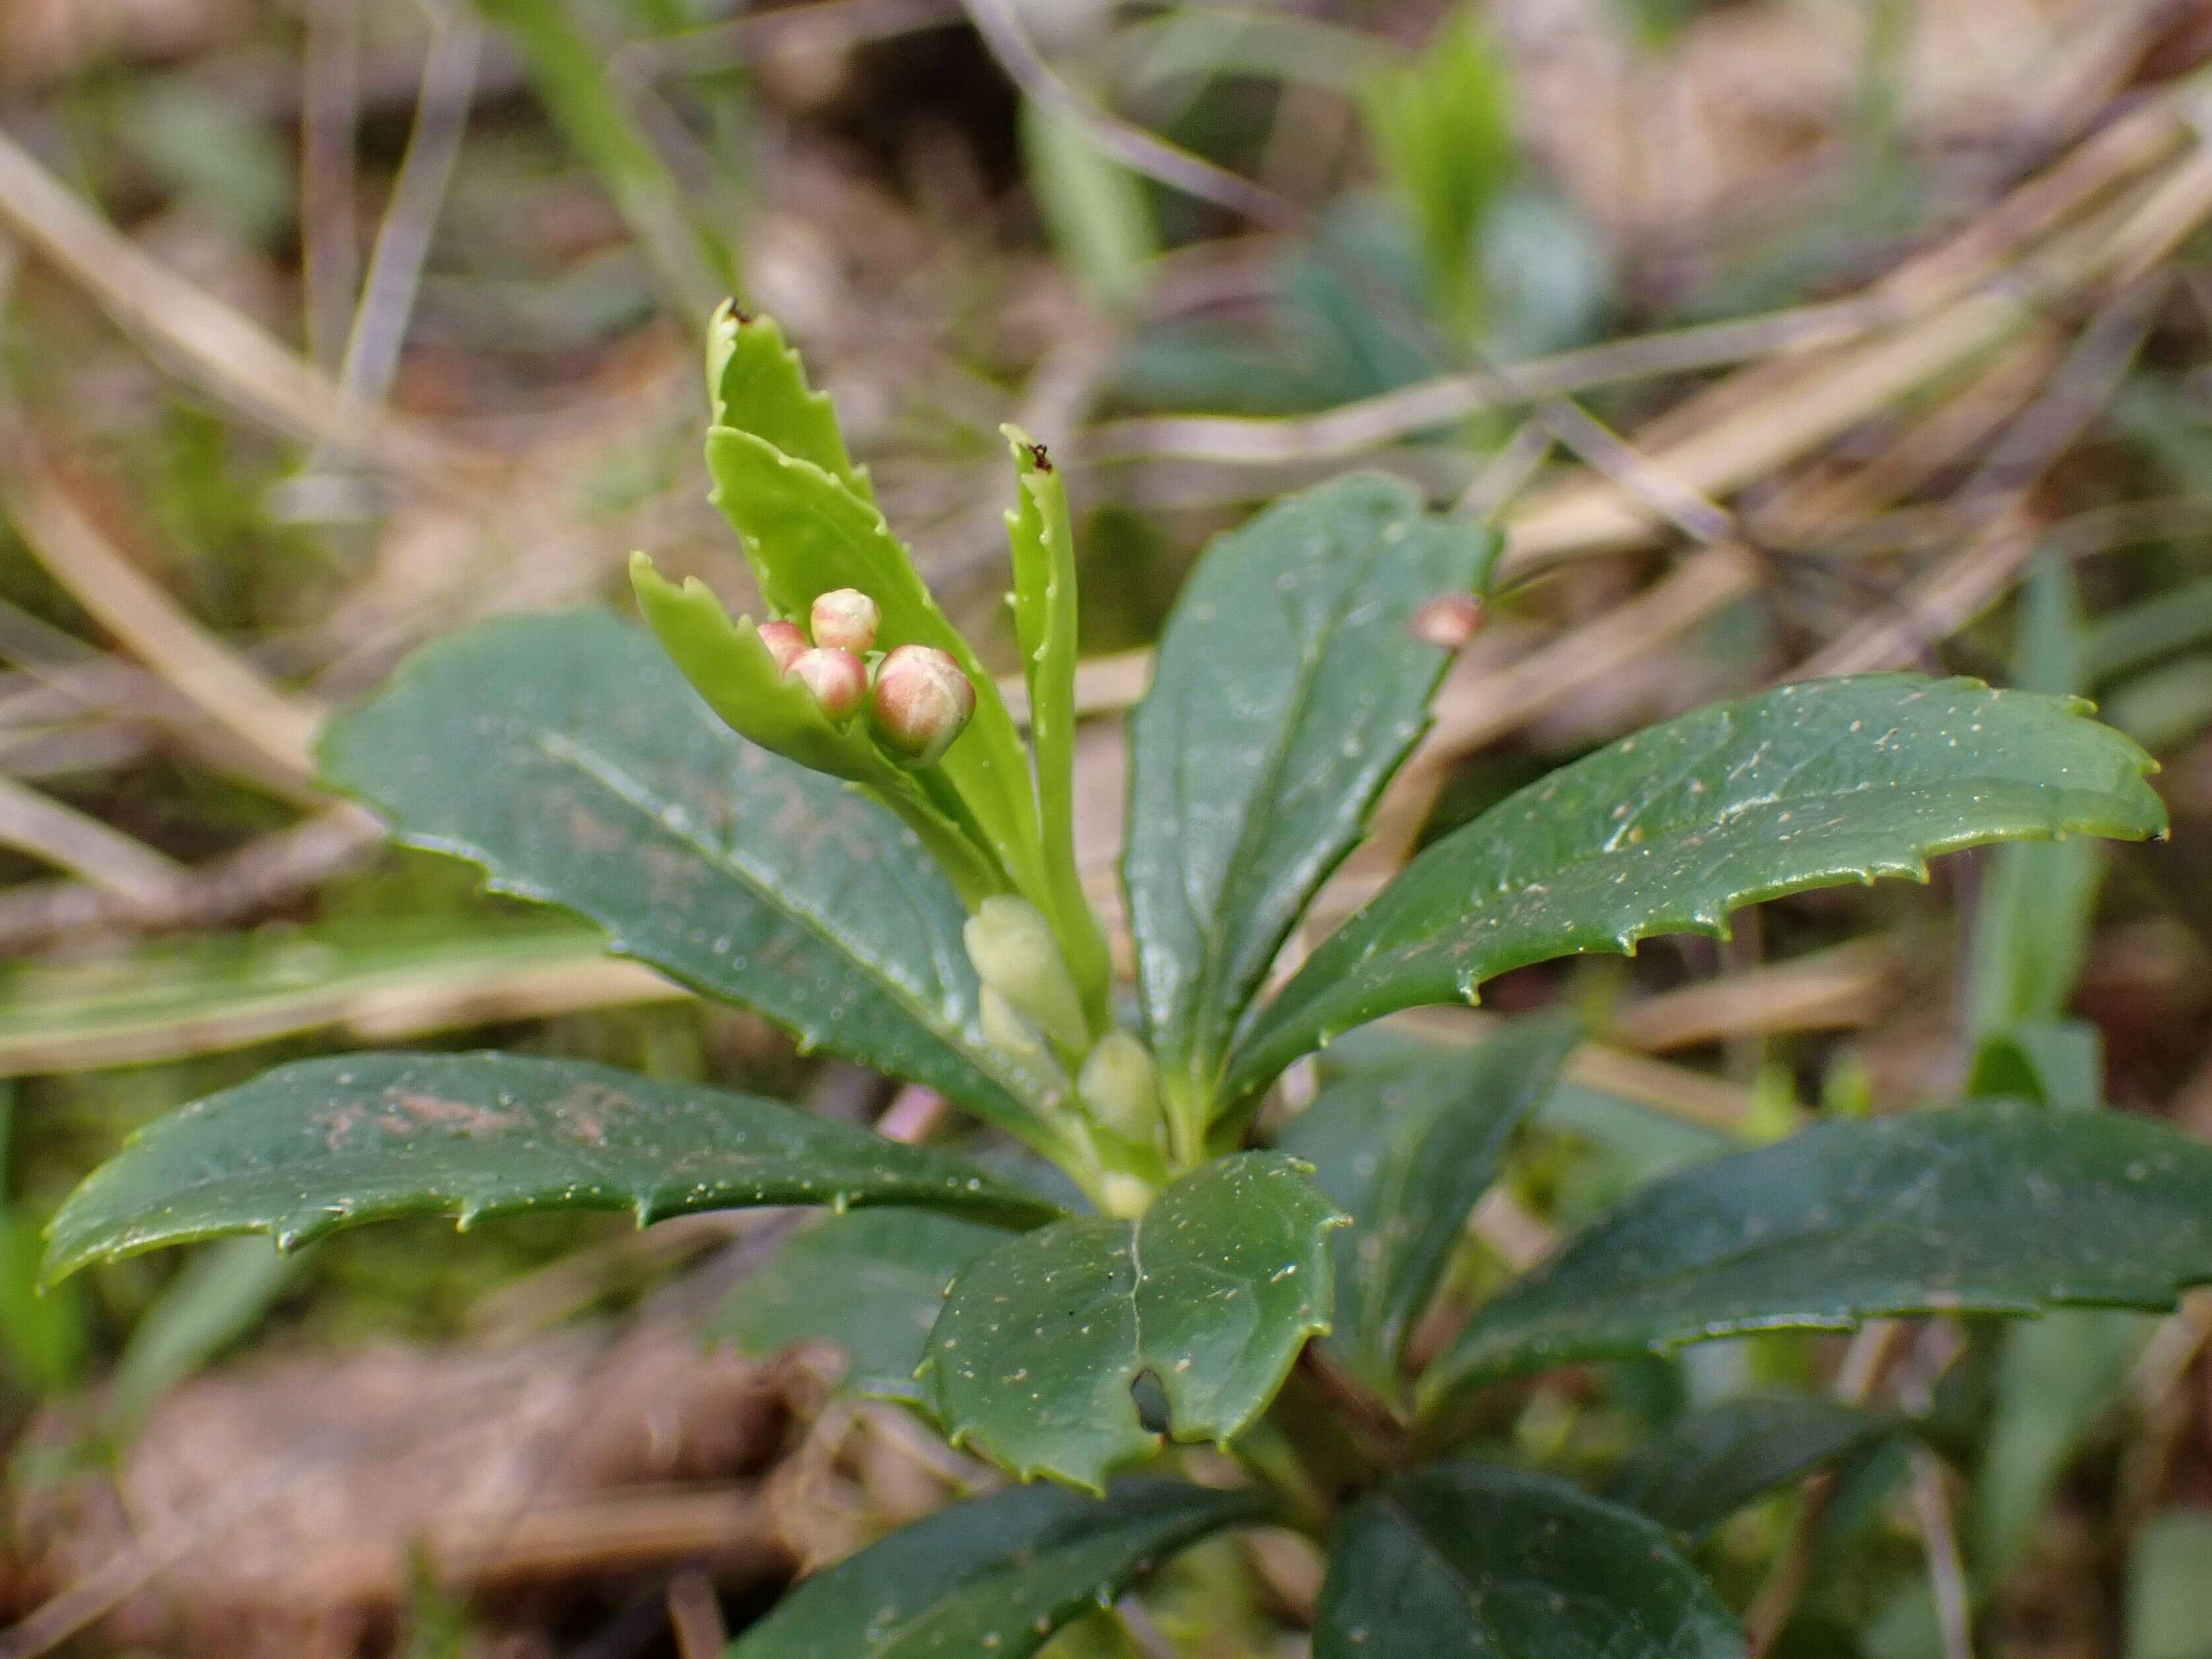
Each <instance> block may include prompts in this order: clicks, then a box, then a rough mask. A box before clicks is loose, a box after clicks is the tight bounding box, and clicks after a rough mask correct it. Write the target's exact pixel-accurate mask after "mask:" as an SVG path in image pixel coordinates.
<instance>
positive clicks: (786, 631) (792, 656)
mask: <svg viewBox="0 0 2212 1659" xmlns="http://www.w3.org/2000/svg"><path fill="white" fill-rule="evenodd" d="M759 631H760V642H761V643H762V644H763V645H764V646H766V647H768V653H769V656H771V657H773V658H775V671H776V672H777V673H779V674H788V673H789V672H790V671H791V665H792V664H793V663H794V662H796V661H798V660H799V653H800V652H802V651H804V650H805V649H806V630H805V629H803V628H801V627H800V626H799V624H798V623H787V622H764V623H762V624H761V625H760V630H759Z"/></svg>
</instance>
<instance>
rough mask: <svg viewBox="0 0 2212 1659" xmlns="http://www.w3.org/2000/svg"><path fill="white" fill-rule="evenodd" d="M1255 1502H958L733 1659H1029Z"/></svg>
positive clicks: (1146, 1492) (825, 1576) (1022, 1497)
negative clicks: (988, 1658) (957, 1658)
mask: <svg viewBox="0 0 2212 1659" xmlns="http://www.w3.org/2000/svg"><path fill="white" fill-rule="evenodd" d="M1260 1513H1261V1505H1260V1504H1259V1503H1258V1502H1257V1501H1256V1499H1255V1497H1254V1495H1253V1494H1252V1493H1250V1492H1214V1491H1209V1490H1208V1489H1207V1488H1206V1487H1203V1486H1186V1485H1184V1484H1182V1482H1180V1481H1174V1480H1144V1479H1133V1480H1119V1481H1116V1482H1115V1484H1114V1486H1113V1487H1112V1489H1111V1490H1110V1491H1109V1492H1108V1493H1107V1495H1106V1496H1105V1497H1104V1498H1085V1497H1084V1496H1082V1495H1081V1494H1079V1493H1077V1492H1061V1491H1057V1490H1055V1489H1054V1488H1052V1487H1049V1486H1025V1487H1021V1488H1018V1489H1016V1490H1014V1491H1012V1492H998V1493H995V1494H994V1495H993V1496H991V1497H989V1498H975V1499H972V1500H971V1501H969V1502H968V1503H965V1504H953V1505H952V1506H951V1508H949V1509H944V1510H939V1511H938V1512H937V1513H936V1514H934V1515H932V1516H927V1518H925V1519H923V1520H921V1521H917V1522H915V1523H914V1524H913V1525H912V1526H909V1527H904V1528H901V1529H900V1530H898V1531H897V1532H895V1533H893V1534H891V1535H890V1537H888V1538H886V1539H884V1541H882V1542H881V1543H878V1544H876V1545H874V1546H872V1547H870V1548H867V1549H865V1550H862V1551H861V1552H860V1553H859V1554H858V1555H855V1556H854V1557H852V1558H851V1559H849V1560H846V1561H842V1562H840V1563H839V1564H838V1565H836V1566H834V1567H831V1568H829V1570H828V1571H825V1572H820V1573H817V1574H816V1575H815V1576H814V1577H811V1578H809V1579H807V1580H806V1581H805V1583H801V1584H800V1585H799V1588H798V1589H794V1590H793V1591H792V1592H791V1594H790V1595H787V1596H786V1597H785V1598H784V1599H783V1600H782V1601H781V1602H779V1603H778V1604H777V1605H776V1607H775V1611H774V1612H773V1613H769V1616H768V1617H767V1618H765V1619H763V1620H761V1621H760V1622H759V1623H758V1624H757V1625H755V1626H752V1627H751V1628H750V1630H748V1631H746V1632H744V1635H743V1636H741V1637H740V1638H738V1640H737V1642H736V1643H735V1644H732V1647H731V1649H730V1659H950V1656H952V1655H955V1654H957V1655H960V1656H962V1659H966V1656H969V1655H975V1656H984V1655H988V1656H992V1659H1026V1656H1028V1655H1030V1654H1033V1653H1035V1652H1036V1650H1038V1649H1039V1648H1041V1647H1042V1646H1043V1645H1044V1644H1045V1643H1046V1642H1047V1641H1048V1639H1050V1638H1051V1636H1052V1634H1053V1632H1055V1631H1057V1630H1058V1629H1060V1626H1063V1625H1066V1624H1068V1623H1071V1622H1072V1621H1073V1620H1076V1619H1078V1618H1079V1617H1081V1616H1082V1615H1083V1614H1084V1613H1086V1612H1088V1611H1089V1610H1090V1609H1091V1608H1093V1607H1099V1606H1101V1605H1110V1604H1111V1603H1112V1602H1113V1601H1114V1600H1115V1597H1117V1596H1118V1595H1121V1592H1122V1591H1124V1590H1125V1589H1128V1588H1129V1586H1130V1585H1131V1584H1133V1583H1135V1582H1136V1580H1137V1579H1138V1578H1139V1577H1141V1576H1142V1575H1143V1574H1144V1573H1145V1572H1146V1571H1147V1570H1149V1569H1150V1568H1151V1567H1152V1566H1153V1565H1157V1564H1158V1562H1159V1561H1160V1560H1162V1559H1164V1558H1165V1557H1167V1556H1169V1555H1171V1554H1173V1553H1175V1552H1176V1550H1179V1549H1181V1548H1182V1547H1184V1546H1186V1545H1188V1544H1193V1543H1195V1542H1196V1541H1198V1540H1200V1539H1201V1538H1203V1537H1205V1536H1206V1534H1209V1533H1213V1532H1218V1531H1219V1530H1220V1529H1221V1528H1224V1527H1227V1526H1233V1525H1235V1524H1237V1522H1243V1521H1249V1520H1252V1519H1255V1518H1256V1517H1257V1516H1259V1515H1260Z"/></svg>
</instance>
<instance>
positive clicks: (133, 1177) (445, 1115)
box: [46, 1054, 1056, 1278]
mask: <svg viewBox="0 0 2212 1659" xmlns="http://www.w3.org/2000/svg"><path fill="white" fill-rule="evenodd" d="M759 1204H826V1205H834V1206H838V1207H841V1208H842V1207H843V1206H847V1205H866V1204H908V1205H917V1206H924V1207H928V1208H935V1209H942V1210H950V1211H953V1212H959V1213H962V1214H965V1215H969V1216H975V1217H987V1218H992V1219H994V1220H1000V1221H1004V1222H1007V1223H1009V1224H1012V1225H1036V1224H1037V1223H1040V1222H1042V1221H1045V1220H1048V1219H1049V1218H1051V1217H1052V1216H1053V1215H1054V1214H1055V1213H1056V1212H1054V1210H1053V1209H1052V1208H1051V1206H1048V1205H1045V1204H1043V1203H1042V1202H1040V1201H1039V1200H1036V1199H1035V1198H1034V1197H1032V1196H1031V1195H1030V1194H1028V1193H1025V1192H1024V1191H1022V1190H1021V1189H1020V1188H1015V1187H1012V1186H1009V1185H1007V1184H1006V1182H1002V1181H1000V1180H999V1179H998V1178H997V1177H995V1176H992V1175H990V1174H988V1173H987V1171H985V1170H981V1169H980V1168H978V1167H977V1166H975V1165H974V1164H969V1163H967V1162H966V1161H965V1160H963V1159H961V1158H954V1157H952V1156H951V1155H950V1154H947V1153H944V1152H932V1151H930V1150H928V1149H927V1148H924V1147H918V1146H901V1145H899V1144H898V1143H896V1142H895V1141H889V1140H885V1139H883V1138H882V1137H881V1136H879V1135H875V1134H872V1133H869V1132H867V1131H866V1130H865V1129H856V1128H854V1127H851V1126H849V1125H847V1124H842V1123H835V1122H831V1121H829V1120H827V1119H823V1118H817V1117H812V1116H810V1115H807V1114H806V1113H805V1112H801V1111H799V1110H796V1109H793V1108H792V1107H789V1106H785V1105H781V1104H780V1103H776V1102H775V1101H769V1100H760V1099H756V1098H755V1097H751V1096H750V1095H739V1094H732V1093H730V1092H728V1091H725V1090H720V1089H709V1088H705V1087H702V1086H699V1085H690V1084H677V1083H665V1082H660V1081H657V1080H655V1079H649V1078H642V1077H638V1076H635V1075H634V1074H632V1073H627V1072H618V1071H615V1070H613V1069H611V1067H608V1066H595V1065H592V1064H590V1063H588V1062H586V1061H584V1060H539V1059H534V1058H531V1057H528V1056H525V1055H520V1054H345V1055H338V1056H336V1057H333V1058H330V1059H325V1060H302V1061H301V1062H300V1063H298V1064H296V1065H292V1066H279V1067H278V1068H277V1069H276V1070H275V1071H273V1072H270V1073H266V1074H265V1075H264V1076H262V1077H259V1078H257V1079H254V1081H252V1082H251V1083H248V1084H246V1085H242V1086H241V1087H239V1088H236V1089H229V1090H226V1091H223V1092H222V1093H221V1094H216V1095H210V1096H209V1097H207V1098H205V1099H204V1100H200V1101H196V1102H195V1103H192V1104H191V1105H189V1106H186V1107H185V1108H184V1109H182V1110H180V1111H177V1112H173V1113H171V1114H170V1115H168V1116H167V1117H164V1118H161V1119H158V1120H157V1121H155V1122H154V1123H152V1124H151V1125H149V1127H146V1128H145V1129H143V1130H142V1131H140V1132H139V1133H138V1134H137V1135H136V1136H135V1137H133V1138H132V1139H131V1142H130V1143H129V1144H128V1145H127V1146H125V1147H124V1149H123V1151H122V1152H119V1153H118V1154H117V1155H116V1156H115V1157H114V1158H112V1159H110V1160H109V1161H108V1162H107V1163H106V1164H103V1165H101V1166H100V1169H98V1170H95V1171H94V1173H93V1174H92V1175H91V1176H89V1177H88V1179H87V1180H86V1181H85V1182H84V1184H83V1185H82V1186H81V1187H79V1188H77V1189H76V1193H75V1194H72V1195H71V1196H70V1200H69V1201H68V1202H67V1203H66V1204H64V1206H62V1208H61V1211H60V1212H59V1213H58V1214H57V1215H56V1216H55V1218H54V1221H53V1225H52V1227H51V1228H50V1229H49V1230H48V1235H47V1237H48V1247H47V1255H46V1273H47V1275H48V1277H49V1278H59V1277H61V1276H62V1275H63V1274H64V1273H71V1272H74V1271H75V1270H76V1269H77V1268H78V1267H82V1266H83V1265H84V1264H85V1263H86V1262H88V1261H95V1260H98V1259H100V1258H103V1257H110V1256H117V1255H131V1254H133V1253H135V1252H137V1251H139V1250H144V1249H153V1248H155V1247H156V1246H159V1245H163V1244H182V1243H190V1242H191V1241H192V1240H195V1239H202V1238H212V1237H218V1236H220V1235H222V1234H226V1233H243V1232H265V1233H270V1234H272V1235H274V1236H275V1237H276V1241H277V1243H279V1244H280V1245H282V1246H283V1247H285V1248H287V1249H289V1248H292V1247H295V1246H297V1245H301V1244H304V1243H307V1242H308V1241H310V1240H311V1239H314V1238H318V1237H321V1236H322V1235H323V1234H325V1233H328V1232H331V1231H335V1230H336V1229H337V1228H339V1227H343V1226H348V1225H352V1224H354V1223H356V1222H362V1221H375V1220H382V1219H385V1218H390V1217H393V1216H403V1215H434V1214H450V1215H456V1216H458V1217H459V1218H460V1223H461V1225H463V1226H464V1227H465V1226H467V1225H470V1224H471V1223H472V1222H474V1221H476V1220H477V1219H479V1218H482V1217H484V1216H489V1215H503V1214H508V1213H512V1212H517V1211H526V1210H555V1209H602V1210H609V1209H623V1210H630V1211H633V1212H635V1214H636V1216H637V1218H638V1222H639V1225H644V1224H646V1223H647V1222H650V1221H656V1220H659V1219H660V1218H662V1217H665V1216H671V1215H682V1214H685V1213H688V1212H692V1211H695V1210H717V1209H732V1208H736V1207H738V1206H747V1205H759Z"/></svg>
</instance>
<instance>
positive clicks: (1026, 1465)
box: [924, 1152, 1341, 1491]
mask: <svg viewBox="0 0 2212 1659" xmlns="http://www.w3.org/2000/svg"><path fill="white" fill-rule="evenodd" d="M1340 1220H1341V1218H1340V1217H1339V1216H1338V1215H1337V1214H1336V1212H1335V1211H1334V1210H1333V1209H1332V1208H1331V1207H1330V1206H1329V1203H1328V1200H1326V1199H1325V1198H1323V1197H1322V1194H1320V1192H1319V1191H1317V1190H1316V1188H1315V1187H1314V1185H1313V1183H1312V1182H1310V1181H1309V1180H1308V1179H1307V1178H1306V1176H1305V1174H1304V1166H1303V1165H1301V1164H1298V1163H1297V1161H1296V1160H1295V1159H1292V1158H1287V1157H1285V1156H1284V1155H1283V1154H1281V1153H1279V1152H1243V1153H1239V1154H1238V1155H1237V1156H1236V1157H1233V1158H1223V1159H1220V1160H1218V1162H1215V1163H1212V1164H1207V1165H1206V1166H1205V1167H1204V1168H1203V1169H1201V1170H1198V1171H1197V1172H1196V1173H1195V1174H1193V1175H1189V1176H1185V1177H1183V1179H1182V1180H1181V1181H1178V1182H1175V1183H1174V1184H1173V1185H1171V1186H1170V1187H1169V1188H1166V1190H1165V1191H1164V1192H1162V1193H1161V1194H1160V1195H1159V1196H1158V1198H1157V1199H1156V1200H1153V1202H1152V1207H1151V1208H1150V1209H1149V1210H1147V1211H1146V1212H1145V1214H1144V1215H1143V1217H1142V1218H1139V1219H1138V1220H1135V1221H1123V1220H1116V1219H1113V1218H1107V1217H1095V1218H1093V1217H1085V1218H1078V1219H1076V1220H1073V1221H1064V1222H1061V1223H1059V1224H1058V1225H1054V1226H1051V1227H1047V1228H1045V1229H1043V1230H1042V1231H1040V1232H1037V1233H1036V1234H1033V1235H1030V1236H1028V1237H1024V1238H1020V1239H1017V1240H1013V1241H1011V1242H1010V1243H1009V1244H1007V1245H1002V1246H1000V1248H999V1249H996V1250H994V1251H993V1252H992V1253H991V1254H990V1255H987V1256H985V1257H984V1258H983V1259H982V1260H981V1261H978V1262H977V1263H975V1266H974V1267H970V1268H969V1269H968V1271H967V1272H966V1273H963V1274H961V1276H960V1278H959V1279H958V1280H957V1282H956V1283H955V1284H954V1285H953V1287H952V1294H951V1297H949V1298H948V1299H947V1301H946V1302H945V1311H944V1313H943V1314H942V1315H940V1316H939V1318H938V1321H937V1325H936V1328H934V1329H933V1330H932V1331H931V1332H930V1335H929V1346H928V1352H927V1359H926V1360H925V1361H924V1366H925V1369H926V1370H927V1373H928V1376H929V1380H930V1383H931V1387H932V1389H933V1395H934V1397H935V1400H936V1402H937V1413H938V1416H939V1419H941V1420H942V1421H943V1422H944V1424H945V1428H946V1430H947V1431H948V1433H949V1434H950V1436H951V1439H952V1441H953V1443H955V1444H956V1445H960V1444H965V1445H969V1446H973V1447H974V1448H975V1449H976V1450H978V1451H981V1452H982V1453H984V1454H986V1455H988V1456H990V1457H991V1458H992V1459H993V1460H994V1461H995V1462H999V1463H1000V1464H1002V1465H1004V1466H1005V1467H1006V1468H1009V1469H1011V1470H1012V1471H1013V1472H1014V1473H1015V1474H1018V1475H1019V1476H1020V1477H1021V1478H1022V1479H1024V1480H1034V1479H1036V1477H1037V1476H1039V1475H1046V1476H1049V1477H1050V1478H1051V1479H1053V1480H1061V1481H1065V1482H1066V1483H1068V1484H1069V1485H1071V1486H1080V1487H1083V1488H1085V1490H1088V1491H1097V1490H1099V1489H1100V1488H1101V1487H1102V1486H1103V1484H1104V1481H1105V1479H1106V1476H1107V1474H1109V1472H1110V1471H1112V1470H1114V1469H1115V1468H1121V1467H1122V1466H1123V1465H1125V1464H1127V1463H1131V1462H1135V1461H1137V1460H1138V1459H1139V1458H1143V1457H1146V1456H1148V1455H1151V1454H1152V1452H1153V1451H1155V1450H1157V1449H1158V1446H1159V1437H1158V1435H1156V1434H1153V1433H1152V1432H1150V1431H1148V1430H1146V1427H1145V1425H1144V1423H1143V1421H1142V1420H1141V1419H1140V1418H1139V1415H1138V1412H1137V1406H1136V1402H1135V1401H1134V1400H1133V1398H1132V1396H1131V1395H1130V1389H1132V1388H1133V1386H1134V1385H1135V1383H1136V1382H1137V1379H1138V1378H1139V1376H1145V1375H1146V1374H1150V1375H1151V1376H1152V1377H1153V1378H1154V1379H1155V1380H1156V1381H1157V1382H1158V1383H1159V1386H1160V1389H1161V1391H1162V1392H1163V1393H1164V1395H1166V1397H1167V1403H1168V1413H1169V1419H1170V1431H1171V1432H1172V1433H1173V1435H1174V1437H1176V1439H1178V1440H1185V1441H1190V1440H1212V1441H1216V1442H1223V1443H1225V1442H1226V1441H1228V1440H1229V1439H1230V1437H1232V1436H1233V1435H1235V1434H1236V1433H1237V1431H1239V1430H1240V1429H1243V1427H1244V1426H1245V1425H1247V1424H1249V1423H1250V1422H1251V1421H1252V1419H1254V1418H1255V1417H1256V1416H1258V1415H1259V1413H1261V1411H1263V1410H1265V1409H1266V1408H1267V1402H1268V1401H1271V1400H1273V1398H1274V1395H1275V1390H1276V1389H1279V1387H1281V1386H1282V1381H1283V1378H1284V1376H1285V1375H1287V1374H1288V1372H1289V1370H1290V1368H1291V1361H1293V1360H1294V1359H1296V1358H1297V1354H1298V1350H1299V1349H1300V1348H1302V1347H1304V1346H1305V1340H1306V1338H1307V1337H1309V1336H1310V1335H1312V1334H1314V1333H1316V1332H1317V1331H1325V1330H1327V1329H1328V1318H1329V1309H1330V1305H1331V1303H1332V1300H1333V1285H1332V1283H1331V1281H1332V1279H1333V1277H1334V1274H1333V1271H1332V1262H1331V1259H1330V1255H1329V1247H1328V1233H1329V1231H1330V1230H1331V1229H1332V1228H1334V1227H1335V1226H1336V1225H1339V1224H1340Z"/></svg>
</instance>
